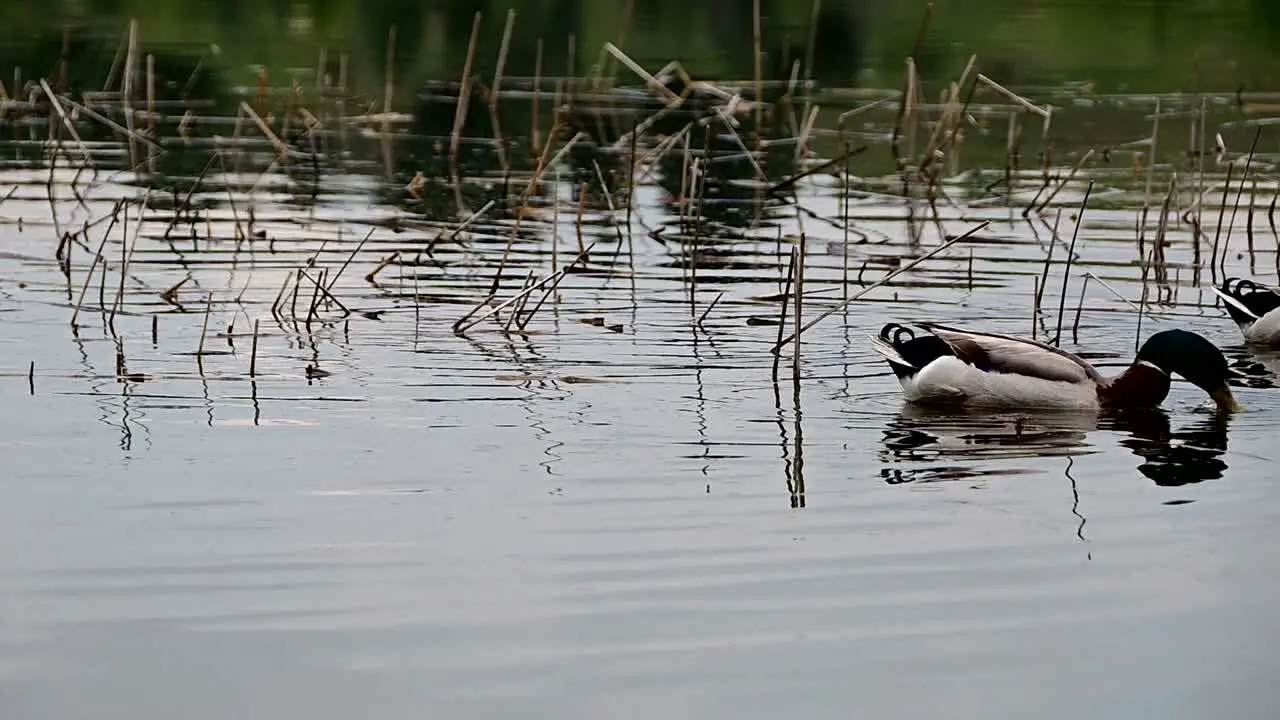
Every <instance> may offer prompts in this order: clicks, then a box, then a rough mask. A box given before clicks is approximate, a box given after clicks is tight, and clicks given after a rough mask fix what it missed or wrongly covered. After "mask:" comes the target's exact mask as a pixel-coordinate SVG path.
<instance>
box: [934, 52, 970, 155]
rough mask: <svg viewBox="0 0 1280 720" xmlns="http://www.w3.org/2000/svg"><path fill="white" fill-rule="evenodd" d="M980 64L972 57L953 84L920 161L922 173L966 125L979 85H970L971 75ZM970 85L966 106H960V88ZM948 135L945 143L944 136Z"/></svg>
mask: <svg viewBox="0 0 1280 720" xmlns="http://www.w3.org/2000/svg"><path fill="white" fill-rule="evenodd" d="M977 62H978V56H977V55H970V56H969V62H968V63H966V64H965V66H964V71H963V72H961V73H960V79H959V81H957V82H955V83H953V84H952V86H951V89H950V92H949V93H948V94H947V102H946V103H945V104H944V105H943V109H942V116H941V117H940V118H939V119H938V122H937V124H935V125H934V127H933V135H932V136H930V138H929V143H928V144H927V145H925V149H924V154H923V155H922V156H921V159H920V172H921V173H923V172H924V170H926V169H927V168H928V167H929V166H930V165H932V164H933V161H934V159H935V156H936V154H937V153H939V152H942V151H943V149H944V148H946V147H948V146H950V145H951V144H953V143H954V142H955V138H956V135H957V134H958V133H959V132H960V126H961V125H962V124H963V123H964V113H965V109H966V108H967V107H968V106H969V102H970V101H971V100H972V99H973V95H974V92H975V91H976V89H977V87H978V84H977V81H974V82H972V83H969V73H971V72H973V68H974V65H976V64H977ZM966 83H968V84H969V94H968V96H967V97H966V98H965V101H964V104H963V105H961V104H960V92H959V88H962V87H964V86H965V84H966ZM944 133H946V134H947V138H946V140H945V141H944V139H943V134H944Z"/></svg>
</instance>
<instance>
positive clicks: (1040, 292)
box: [1035, 208, 1062, 313]
mask: <svg viewBox="0 0 1280 720" xmlns="http://www.w3.org/2000/svg"><path fill="white" fill-rule="evenodd" d="M1060 222H1062V208H1058V212H1057V213H1056V214H1055V215H1054V218H1053V231H1052V234H1051V235H1050V236H1049V252H1048V253H1047V254H1046V255H1045V257H1044V267H1043V268H1042V269H1041V270H1040V282H1039V283H1038V285H1037V288H1036V298H1035V312H1036V313H1039V312H1040V308H1041V307H1042V301H1043V300H1044V289H1045V286H1046V285H1048V284H1049V265H1050V264H1052V263H1053V247H1054V245H1055V244H1057V240H1058V223H1060Z"/></svg>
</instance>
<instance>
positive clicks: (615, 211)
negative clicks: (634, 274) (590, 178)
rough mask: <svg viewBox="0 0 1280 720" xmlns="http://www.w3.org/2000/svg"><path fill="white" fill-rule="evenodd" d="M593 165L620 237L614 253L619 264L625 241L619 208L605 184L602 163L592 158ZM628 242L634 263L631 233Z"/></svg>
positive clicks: (630, 259) (630, 255)
mask: <svg viewBox="0 0 1280 720" xmlns="http://www.w3.org/2000/svg"><path fill="white" fill-rule="evenodd" d="M591 165H592V166H593V167H595V170H596V179H597V180H599V181H600V188H601V189H602V190H604V201H605V204H606V205H607V206H608V207H609V217H610V218H611V219H612V221H613V222H612V223H611V224H612V225H613V230H614V233H615V234H616V235H617V236H618V249H617V250H616V251H614V253H613V258H614V262H617V259H618V253H620V252H622V241H623V237H622V228H621V227H620V226H619V225H618V208H617V205H615V204H614V202H613V192H612V191H610V190H609V183H607V182H605V179H604V173H603V172H602V171H601V170H600V163H598V162H596V160H595V158H592V159H591ZM626 240H627V258H628V261H629V262H631V261H633V252H632V247H631V234H630V233H627V237H626Z"/></svg>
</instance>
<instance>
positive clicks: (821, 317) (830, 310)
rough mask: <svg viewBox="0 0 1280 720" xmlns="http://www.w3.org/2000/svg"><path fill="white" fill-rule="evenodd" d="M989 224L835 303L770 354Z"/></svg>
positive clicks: (957, 237)
mask: <svg viewBox="0 0 1280 720" xmlns="http://www.w3.org/2000/svg"><path fill="white" fill-rule="evenodd" d="M990 224H991V221H990V220H983V221H982V222H981V223H979V224H978V225H976V226H975V227H973V228H970V229H969V230H967V231H965V233H964V234H963V235H958V236H956V237H954V238H951V239H950V240H948V241H947V242H945V243H943V244H941V245H939V246H938V247H936V248H934V249H932V250H930V251H929V252H927V253H925V254H924V255H921V256H920V257H918V258H916V259H914V260H912V261H911V262H909V263H907V264H906V265H901V266H899V267H898V268H896V269H895V270H893V271H892V272H890V273H888V274H886V275H885V276H884V277H882V278H880V279H879V280H877V281H876V282H874V283H872V284H870V285H868V286H866V287H865V288H862V289H861V290H859V291H858V292H856V293H854V294H853V295H850V296H849V297H848V298H846V299H844V300H841V301H840V302H839V303H837V304H836V305H834V306H833V307H830V308H828V309H826V310H824V311H823V312H822V313H821V314H820V315H818V317H816V318H814V319H812V320H810V321H809V322H807V323H805V324H804V326H803V327H800V328H798V329H797V330H796V331H795V332H794V333H792V334H791V335H789V336H788V337H786V338H784V339H782V340H779V341H778V342H777V343H776V344H775V345H774V346H773V348H772V350H771V352H772V353H773V354H774V355H777V354H778V353H779V352H781V350H782V348H783V347H785V346H786V344H787V343H789V342H791V341H792V340H794V339H795V338H797V337H799V335H800V334H801V333H803V332H805V331H806V330H808V329H810V328H812V327H813V326H814V325H817V324H818V323H820V322H822V321H823V320H825V319H827V318H829V317H831V316H832V315H835V314H836V313H838V312H840V311H841V310H843V309H844V308H846V307H848V306H849V305H850V304H851V303H853V302H854V301H856V300H858V299H859V298H862V297H863V296H865V295H866V294H867V293H869V292H871V291H872V290H875V289H876V288H878V287H880V286H881V285H884V284H885V283H887V282H889V281H891V280H893V279H894V278H896V277H897V276H899V275H901V274H902V273H904V272H907V271H908V270H911V269H912V268H914V267H915V266H917V265H919V264H920V263H922V262H924V261H925V260H928V259H929V258H931V257H933V256H934V255H937V254H938V253H940V252H943V251H944V250H948V249H950V248H951V247H952V246H954V245H955V244H956V243H959V242H962V241H964V240H968V239H969V238H971V237H973V236H974V235H976V234H977V233H979V232H981V231H982V230H983V229H985V228H986V227H987V226H988V225H990Z"/></svg>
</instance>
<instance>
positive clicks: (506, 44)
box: [489, 8, 516, 172]
mask: <svg viewBox="0 0 1280 720" xmlns="http://www.w3.org/2000/svg"><path fill="white" fill-rule="evenodd" d="M515 24H516V11H515V8H512V9H510V10H508V11H507V24H506V27H504V28H503V29H502V45H501V46H500V47H499V48H498V67H497V68H496V69H495V70H494V71H493V86H492V87H491V88H489V121H490V122H491V123H492V124H493V137H494V139H495V140H496V141H497V143H498V160H499V161H500V162H501V164H502V171H503V172H509V171H510V169H511V166H510V164H509V163H508V162H507V143H506V140H505V139H503V137H502V123H501V122H500V121H499V118H498V97H499V93H500V92H501V88H502V72H503V70H504V69H506V66H507V52H508V51H509V49H510V47H511V31H512V29H513V28H514V26H515Z"/></svg>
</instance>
